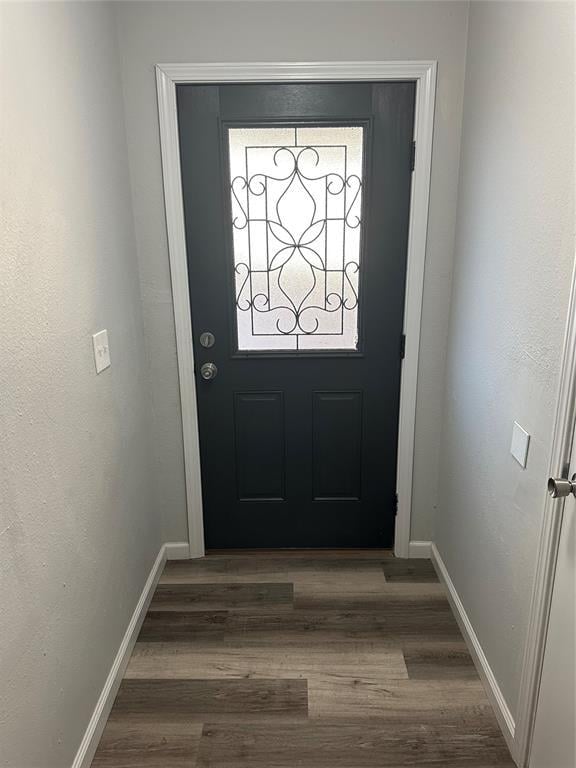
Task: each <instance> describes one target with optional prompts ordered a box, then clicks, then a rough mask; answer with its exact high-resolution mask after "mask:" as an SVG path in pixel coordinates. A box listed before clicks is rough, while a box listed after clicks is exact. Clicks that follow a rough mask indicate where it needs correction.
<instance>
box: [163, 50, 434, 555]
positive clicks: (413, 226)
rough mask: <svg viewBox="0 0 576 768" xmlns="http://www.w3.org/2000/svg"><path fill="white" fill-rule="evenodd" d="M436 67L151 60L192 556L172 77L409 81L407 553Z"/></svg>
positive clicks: (197, 515) (193, 449)
mask: <svg viewBox="0 0 576 768" xmlns="http://www.w3.org/2000/svg"><path fill="white" fill-rule="evenodd" d="M436 66H437V65H436V62H435V61H391V62H381V61H376V62H374V61H370V62H358V61H356V62H319V63H288V62H287V63H242V64H240V63H238V64H158V65H157V66H156V84H157V90H158V116H159V121H160V143H161V151H162V173H163V177H164V198H165V205H166V226H167V233H168V249H169V256H170V273H171V281H172V296H173V301H174V321H175V325H176V349H177V354H178V373H179V379H180V403H181V409H182V429H183V440H184V462H185V472H186V501H187V507H188V535H189V542H190V556H191V557H201V556H202V555H203V554H204V529H203V520H202V493H201V479H200V446H199V439H198V412H197V402H196V385H195V380H194V359H193V349H192V323H191V315H190V294H189V291H188V266H187V261H186V239H185V230H184V210H183V204H182V184H181V178H180V152H179V145H178V118H177V111H176V85H177V84H178V83H249V82H288V81H293V82H304V81H313V82H328V81H370V80H372V81H386V80H411V81H414V82H415V83H416V113H415V121H414V123H415V124H414V140H415V141H416V159H415V170H414V174H413V178H412V192H411V199H410V230H409V239H408V260H407V266H406V299H405V308H404V333H405V334H406V351H405V358H404V361H403V367H402V379H401V389H400V418H399V428H398V470H397V483H396V487H397V492H398V514H397V517H396V531H395V546H394V551H395V553H396V555H397V556H398V557H409V554H410V518H411V507H412V473H413V465H414V427H415V419H416V383H417V375H418V351H419V346H420V320H421V313H422V294H423V284H424V262H425V254H426V233H427V228H428V200H429V195H430V167H431V161H432V132H433V123H434V99H435V92H436Z"/></svg>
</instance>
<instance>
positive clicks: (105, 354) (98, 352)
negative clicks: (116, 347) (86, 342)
mask: <svg viewBox="0 0 576 768" xmlns="http://www.w3.org/2000/svg"><path fill="white" fill-rule="evenodd" d="M92 343H93V344H94V362H95V363H96V373H102V371H105V370H106V368H110V347H109V346H108V331H106V330H104V331H99V332H98V333H95V334H94V335H93V336H92Z"/></svg>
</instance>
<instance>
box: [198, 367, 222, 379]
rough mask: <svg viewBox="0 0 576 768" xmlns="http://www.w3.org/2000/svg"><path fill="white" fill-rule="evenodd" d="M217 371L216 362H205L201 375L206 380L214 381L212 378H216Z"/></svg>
mask: <svg viewBox="0 0 576 768" xmlns="http://www.w3.org/2000/svg"><path fill="white" fill-rule="evenodd" d="M217 373H218V368H216V365H215V364H214V363H204V364H203V365H202V367H201V368H200V376H202V378H203V379H204V381H212V379H215V378H216V374H217Z"/></svg>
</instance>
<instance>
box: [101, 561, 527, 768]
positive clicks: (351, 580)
mask: <svg viewBox="0 0 576 768" xmlns="http://www.w3.org/2000/svg"><path fill="white" fill-rule="evenodd" d="M513 765H514V764H513V762H512V760H511V758H510V756H509V753H508V750H507V748H506V745H505V742H504V739H503V737H502V735H501V733H500V730H499V728H498V725H497V723H496V719H495V717H494V714H493V712H492V710H491V708H490V704H489V702H488V700H487V698H486V695H485V693H484V689H483V687H482V684H481V683H480V680H479V679H478V675H477V673H476V670H475V668H474V665H473V663H472V659H471V658H470V655H469V653H468V651H467V649H466V645H465V644H464V641H463V639H462V636H461V634H460V631H459V629H458V626H457V624H456V622H455V620H454V617H453V615H452V613H451V610H450V606H449V604H448V601H447V599H446V596H445V594H444V590H443V588H442V586H441V585H440V584H439V583H438V579H437V577H436V574H435V572H434V569H433V567H432V565H431V564H430V563H429V562H428V561H425V560H410V561H405V560H396V559H394V558H393V557H392V556H391V554H390V553H389V552H385V551H381V552H376V551H364V552H360V551H359V552H306V553H298V552H293V553H280V552H277V553H257V552H227V553H222V552H219V553H213V554H211V555H209V556H208V557H206V558H203V559H202V560H191V561H175V562H170V563H168V564H167V565H166V568H165V571H164V573H163V575H162V578H161V580H160V584H159V585H158V588H157V590H156V592H155V595H154V598H153V600H152V603H151V605H150V610H149V611H148V614H147V616H146V618H145V620H144V624H143V626H142V630H141V632H140V636H139V638H138V642H137V644H136V646H135V648H134V652H133V654H132V658H131V660H130V663H129V665H128V668H127V670H126V674H125V677H124V680H123V682H122V684H121V686H120V690H119V692H118V696H117V698H116V701H115V704H114V707H113V709H112V712H111V714H110V718H109V721H108V724H107V726H106V729H105V731H104V733H103V736H102V739H101V742H100V746H99V747H98V751H97V753H96V756H95V758H94V761H93V763H92V766H93V768H136V767H137V766H138V767H140V766H141V768H296V767H298V768H387V767H388V768H401V766H435V767H436V768H513Z"/></svg>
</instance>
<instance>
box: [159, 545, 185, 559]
mask: <svg viewBox="0 0 576 768" xmlns="http://www.w3.org/2000/svg"><path fill="white" fill-rule="evenodd" d="M164 547H165V548H166V560H188V559H189V558H190V545H189V544H188V542H187V541H167V542H166V544H164Z"/></svg>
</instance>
